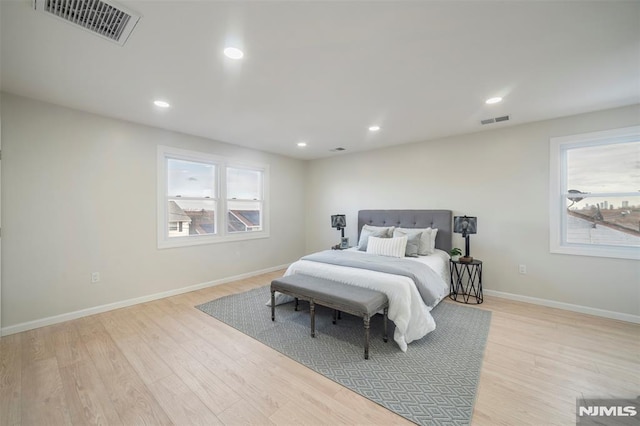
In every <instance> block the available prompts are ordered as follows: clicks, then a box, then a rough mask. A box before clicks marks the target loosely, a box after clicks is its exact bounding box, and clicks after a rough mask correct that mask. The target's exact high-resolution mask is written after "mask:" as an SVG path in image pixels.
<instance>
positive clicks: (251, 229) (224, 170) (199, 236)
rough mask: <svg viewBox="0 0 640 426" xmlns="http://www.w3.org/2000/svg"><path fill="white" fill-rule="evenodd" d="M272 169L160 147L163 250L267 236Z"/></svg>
mask: <svg viewBox="0 0 640 426" xmlns="http://www.w3.org/2000/svg"><path fill="white" fill-rule="evenodd" d="M267 181H268V167H267V166H264V165H247V164H236V163H234V162H232V161H229V160H228V159H225V158H221V157H216V156H212V155H210V154H204V153H199V152H193V151H185V150H179V149H175V148H169V147H159V148H158V247H160V248H165V247H178V246H186V245H194V244H209V243H218V242H224V241H234V240H243V239H252V238H265V237H268V236H269V235H268V229H267V216H268V215H267V210H266V203H267V199H266V188H267Z"/></svg>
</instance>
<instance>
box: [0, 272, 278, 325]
mask: <svg viewBox="0 0 640 426" xmlns="http://www.w3.org/2000/svg"><path fill="white" fill-rule="evenodd" d="M288 266H289V265H288V264H287V265H280V266H274V267H271V268H267V269H262V270H260V271H253V272H247V273H244V274H240V275H235V276H233V277H227V278H221V279H219V280H214V281H208V282H205V283H200V284H194V285H191V286H188V287H183V288H178V289H175V290H169V291H164V292H162V293H155V294H150V295H148V296H141V297H136V298H134V299H128V300H122V301H119V302H114V303H108V304H106V305H100V306H94V307H92V308H87V309H81V310H79V311H74V312H69V313H66V314H60V315H54V316H52V317H47V318H42V319H38V320H34V321H28V322H23V323H20V324H16V325H10V326H8V327H3V328H2V329H0V336H8V335H10V334H15V333H20V332H22V331H28V330H33V329H34V328H40V327H46V326H48V325H53V324H58V323H61V322H65V321H69V320H74V319H78V318H82V317H87V316H89V315H95V314H99V313H102V312H107V311H111V310H114V309H120V308H126V307H127V306H132V305H137V304H140V303H145V302H150V301H152V300H157V299H163V298H165V297H169V296H176V295H178V294H182V293H188V292H190V291H195V290H200V289H203V288H207V287H213V286H216V285H220V284H226V283H229V282H232V281H238V280H242V279H245V278H251V277H255V276H256V275H261V274H266V273H268V272H274V271H277V270H279V269H285V268H287V267H288Z"/></svg>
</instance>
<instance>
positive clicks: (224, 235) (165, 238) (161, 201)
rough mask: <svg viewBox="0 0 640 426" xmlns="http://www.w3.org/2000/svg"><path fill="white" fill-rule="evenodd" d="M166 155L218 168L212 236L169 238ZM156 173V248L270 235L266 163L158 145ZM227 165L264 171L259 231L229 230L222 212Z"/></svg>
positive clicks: (250, 238) (267, 236)
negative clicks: (237, 159) (232, 231)
mask: <svg viewBox="0 0 640 426" xmlns="http://www.w3.org/2000/svg"><path fill="white" fill-rule="evenodd" d="M167 157H171V158H177V159H182V160H188V161H197V162H203V161H204V162H210V163H212V164H215V165H216V167H217V175H218V176H217V177H218V182H217V187H216V191H217V192H216V199H217V200H218V204H217V205H216V209H217V210H218V214H216V230H217V231H218V233H217V234H214V235H198V236H194V235H191V236H188V237H186V236H185V237H171V238H169V235H168V234H169V230H168V228H169V227H168V226H167V223H168V221H167V220H168V219H167V217H168V205H167V201H166V200H167V163H166V159H167ZM157 167H158V169H157V170H158V174H157V176H158V177H157V179H158V181H157V182H156V186H157V191H158V192H157V221H158V222H157V224H156V228H157V238H158V248H159V249H165V248H173V247H188V246H195V245H203V244H217V243H225V242H231V241H245V240H255V239H260V238H269V166H268V165H267V164H254V163H247V162H243V161H234V160H233V159H231V158H225V157H220V156H216V155H212V154H208V153H204V152H197V151H190V150H184V149H180V148H173V147H169V146H162V145H160V146H158V158H157ZM227 167H238V168H248V169H253V170H260V171H262V172H263V179H262V186H263V188H262V230H261V231H251V232H234V233H229V232H228V231H227V228H226V219H225V217H224V216H225V215H226V212H227V198H226V197H227V193H226V192H227V186H226V184H227V182H226V181H227V173H226V168H227Z"/></svg>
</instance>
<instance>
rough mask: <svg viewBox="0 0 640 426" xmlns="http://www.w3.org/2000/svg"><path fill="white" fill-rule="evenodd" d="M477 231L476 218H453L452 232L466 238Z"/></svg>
mask: <svg viewBox="0 0 640 426" xmlns="http://www.w3.org/2000/svg"><path fill="white" fill-rule="evenodd" d="M477 230H478V218H477V217H474V216H455V217H454V218H453V232H455V233H456V234H462V236H463V237H466V236H467V235H469V234H475V233H476V232H477Z"/></svg>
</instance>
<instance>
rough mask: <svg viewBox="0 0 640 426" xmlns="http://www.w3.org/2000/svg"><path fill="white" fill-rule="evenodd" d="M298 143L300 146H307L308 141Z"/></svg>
mask: <svg viewBox="0 0 640 426" xmlns="http://www.w3.org/2000/svg"><path fill="white" fill-rule="evenodd" d="M297 145H298V146H299V147H300V148H304V147H305V146H307V143H306V142H298V143H297Z"/></svg>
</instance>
